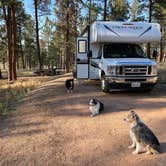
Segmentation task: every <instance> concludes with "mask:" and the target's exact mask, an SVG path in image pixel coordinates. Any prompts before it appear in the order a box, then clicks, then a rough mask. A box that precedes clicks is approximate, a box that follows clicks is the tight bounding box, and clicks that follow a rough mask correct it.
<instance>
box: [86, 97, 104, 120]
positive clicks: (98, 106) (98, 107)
mask: <svg viewBox="0 0 166 166" xmlns="http://www.w3.org/2000/svg"><path fill="white" fill-rule="evenodd" d="M103 109H104V104H103V103H102V102H101V101H99V100H97V99H90V101H89V110H90V111H91V117H93V116H95V115H98V114H100V113H101V112H102V111H103Z"/></svg>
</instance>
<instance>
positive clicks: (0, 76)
mask: <svg viewBox="0 0 166 166" xmlns="http://www.w3.org/2000/svg"><path fill="white" fill-rule="evenodd" d="M0 79H2V71H1V69H0Z"/></svg>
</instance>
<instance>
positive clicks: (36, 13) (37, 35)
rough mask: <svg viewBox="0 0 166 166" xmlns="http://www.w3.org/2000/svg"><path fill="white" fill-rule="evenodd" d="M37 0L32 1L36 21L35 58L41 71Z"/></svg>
mask: <svg viewBox="0 0 166 166" xmlns="http://www.w3.org/2000/svg"><path fill="white" fill-rule="evenodd" d="M37 1H38V0H34V5H35V20H36V47H37V56H38V61H39V70H41V69H42V62H41V56H40V44H39V25H38V7H37V6H38V4H37V3H38V2H37Z"/></svg>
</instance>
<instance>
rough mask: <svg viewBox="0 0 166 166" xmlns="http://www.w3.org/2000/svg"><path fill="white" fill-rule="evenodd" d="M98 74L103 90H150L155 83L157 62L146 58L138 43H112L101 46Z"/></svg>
mask: <svg viewBox="0 0 166 166" xmlns="http://www.w3.org/2000/svg"><path fill="white" fill-rule="evenodd" d="M99 66H100V71H101V72H100V74H101V76H100V77H101V88H102V90H103V91H109V90H111V89H134V90H135V89H138V90H140V89H142V90H146V91H150V90H152V89H153V87H154V85H155V84H156V83H157V79H158V76H157V64H156V62H155V61H152V60H150V59H148V58H147V57H146V55H145V53H144V52H143V50H142V49H141V47H140V46H139V45H136V44H122V43H114V44H107V45H104V46H103V57H102V58H101V62H100V64H99Z"/></svg>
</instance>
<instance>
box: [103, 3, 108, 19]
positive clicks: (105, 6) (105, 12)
mask: <svg viewBox="0 0 166 166" xmlns="http://www.w3.org/2000/svg"><path fill="white" fill-rule="evenodd" d="M106 20H107V0H104V15H103V21H106Z"/></svg>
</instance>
